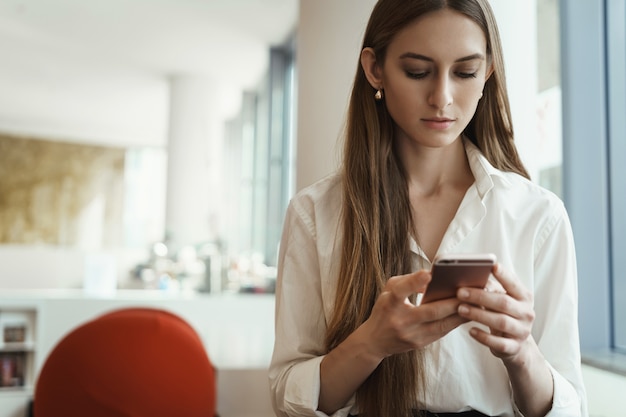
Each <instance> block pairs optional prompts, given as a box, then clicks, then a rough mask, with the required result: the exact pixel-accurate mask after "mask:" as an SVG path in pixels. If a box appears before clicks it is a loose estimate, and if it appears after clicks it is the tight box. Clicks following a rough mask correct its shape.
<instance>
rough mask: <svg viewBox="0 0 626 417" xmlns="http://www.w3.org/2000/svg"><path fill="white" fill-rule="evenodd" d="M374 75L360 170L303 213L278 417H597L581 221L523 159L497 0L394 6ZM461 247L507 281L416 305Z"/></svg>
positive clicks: (308, 203)
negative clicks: (583, 363)
mask: <svg viewBox="0 0 626 417" xmlns="http://www.w3.org/2000/svg"><path fill="white" fill-rule="evenodd" d="M360 64H361V65H360V66H359V69H358V71H357V74H356V78H355V82H354V86H353V91H352V96H351V100H350V108H349V114H348V122H347V123H348V126H347V134H346V138H345V140H346V142H345V149H344V160H343V167H342V170H341V172H339V173H337V174H335V175H332V176H330V177H328V178H326V179H323V180H321V181H320V182H318V183H316V184H314V185H312V186H310V187H308V188H307V189H305V190H303V191H301V192H300V193H299V194H298V195H297V196H296V197H295V198H293V199H292V201H291V203H290V206H289V209H288V212H287V215H286V219H285V225H284V232H283V238H282V242H281V245H280V255H279V276H278V286H277V292H276V340H275V349H274V355H273V358H272V364H271V367H270V385H271V391H272V399H273V404H274V408H275V410H276V413H277V414H278V415H281V416H306V415H310V416H324V415H333V416H347V415H349V414H352V415H356V414H358V415H360V416H367V417H400V416H412V415H418V414H419V413H422V414H425V415H439V416H442V415H448V414H447V413H460V414H462V415H468V416H482V415H488V416H520V415H523V416H526V417H532V416H545V415H549V416H553V417H555V416H568V417H570V416H586V413H587V412H586V401H585V396H584V395H585V394H584V388H583V383H582V377H581V369H580V353H579V340H578V331H577V287H576V261H575V253H574V245H573V239H572V233H571V227H570V224H569V220H568V217H567V213H566V211H565V209H564V207H563V204H562V203H561V201H559V200H558V199H557V198H556V197H555V196H554V195H553V194H551V193H549V192H548V191H546V190H543V189H541V188H540V187H538V186H537V185H535V184H533V183H532V182H530V181H529V179H528V175H527V173H526V170H525V169H524V167H523V165H522V163H521V161H520V159H519V157H518V154H517V151H516V148H515V145H514V142H513V128H512V124H511V116H510V111H509V104H508V97H507V93H506V86H505V78H504V65H503V60H502V52H501V47H500V40H499V35H498V31H497V27H496V23H495V20H494V17H493V13H492V11H491V9H490V7H489V5H488V3H487V0H447V1H446V0H379V1H378V3H377V4H376V6H375V8H374V10H373V12H372V15H371V17H370V21H369V24H368V27H367V30H366V33H365V39H364V43H363V49H362V53H361V56H360ZM451 252H455V253H484V252H492V253H494V254H495V255H496V256H497V259H498V262H499V263H498V264H497V265H496V266H495V267H494V268H493V271H492V279H493V280H494V281H497V283H498V286H497V287H495V286H492V287H490V288H491V289H493V290H492V291H486V290H483V289H476V288H461V289H459V290H458V292H457V294H456V297H452V298H448V299H444V300H439V301H434V302H429V303H425V304H419V303H416V302H415V299H416V294H420V293H424V291H425V290H426V289H427V287H428V284H429V282H430V279H431V275H430V272H429V271H430V267H431V262H432V260H433V259H434V257H435V255H437V254H443V253H451ZM427 413H436V414H427Z"/></svg>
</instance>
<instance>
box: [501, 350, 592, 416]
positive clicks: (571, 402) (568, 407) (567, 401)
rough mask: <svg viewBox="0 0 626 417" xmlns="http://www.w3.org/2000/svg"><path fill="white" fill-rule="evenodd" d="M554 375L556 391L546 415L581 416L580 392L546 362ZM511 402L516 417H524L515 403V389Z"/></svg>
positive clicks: (553, 382) (553, 381) (553, 380)
mask: <svg viewBox="0 0 626 417" xmlns="http://www.w3.org/2000/svg"><path fill="white" fill-rule="evenodd" d="M546 364H547V365H548V368H549V369H550V374H551V375H552V384H553V386H554V393H553V397H552V408H551V409H550V411H549V412H548V414H546V416H545V417H577V416H581V415H582V414H581V408H580V398H579V396H578V393H577V392H576V390H575V389H574V387H573V386H572V384H570V382H569V381H568V380H567V379H565V378H564V377H563V376H562V375H561V374H559V373H558V372H557V371H556V370H555V369H554V368H553V367H552V365H550V363H548V362H546ZM511 404H512V405H513V414H514V415H515V417H524V414H522V412H521V411H520V409H519V408H518V407H517V404H516V403H515V399H514V397H513V390H512V389H511Z"/></svg>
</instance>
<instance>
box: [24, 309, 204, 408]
mask: <svg viewBox="0 0 626 417" xmlns="http://www.w3.org/2000/svg"><path fill="white" fill-rule="evenodd" d="M215 405H216V388H215V370H214V367H213V365H212V364H211V362H210V359H209V357H208V355H207V352H206V350H205V347H204V345H203V343H202V341H201V339H200V338H199V337H198V334H197V333H196V332H195V330H194V329H193V328H192V327H191V326H190V325H189V324H188V323H187V322H185V321H184V320H183V319H181V318H180V317H178V316H176V315H174V314H172V313H169V312H166V311H163V310H159V309H153V308H124V309H120V310H116V311H113V312H110V313H106V314H104V315H102V316H99V317H97V318H95V319H94V320H91V321H89V322H87V323H85V324H83V325H81V326H79V327H78V328H76V329H74V330H72V331H71V332H70V333H69V334H67V335H66V336H65V337H64V338H62V339H61V341H59V343H58V344H57V345H56V346H55V347H54V349H53V350H52V351H51V352H50V354H49V356H48V357H47V358H46V361H45V362H44V365H43V367H42V369H41V372H40V373H39V376H38V378H37V383H36V386H35V393H34V409H33V410H34V416H35V417H61V416H63V417H105V416H106V417H122V416H123V417H175V416H176V417H178V416H180V417H213V416H214V415H215Z"/></svg>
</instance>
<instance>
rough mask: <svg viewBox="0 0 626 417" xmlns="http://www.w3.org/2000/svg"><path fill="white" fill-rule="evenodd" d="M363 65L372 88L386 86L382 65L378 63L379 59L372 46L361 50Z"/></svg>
mask: <svg viewBox="0 0 626 417" xmlns="http://www.w3.org/2000/svg"><path fill="white" fill-rule="evenodd" d="M361 67H362V68H363V71H364V72H365V77H366V78H367V81H368V82H369V83H370V85H371V86H372V88H374V89H375V90H380V89H382V88H383V87H384V86H383V78H382V70H381V68H380V65H378V61H376V53H375V52H374V50H373V49H372V48H369V47H368V48H364V49H363V50H362V51H361Z"/></svg>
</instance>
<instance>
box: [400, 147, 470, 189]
mask: <svg viewBox="0 0 626 417" xmlns="http://www.w3.org/2000/svg"><path fill="white" fill-rule="evenodd" d="M400 151H401V152H400V155H401V156H400V158H401V160H402V164H403V166H404V170H405V172H406V174H407V180H408V183H409V190H410V194H412V195H414V196H415V195H420V196H422V197H428V196H429V195H433V194H437V193H439V192H441V189H442V188H447V187H453V188H461V189H467V188H468V187H469V186H470V185H471V184H472V183H473V182H474V177H473V175H472V171H471V169H470V166H469V162H468V160H467V154H466V153H465V146H464V144H463V140H462V139H461V138H458V139H457V140H455V141H454V142H452V143H451V144H449V145H447V146H442V147H439V148H433V147H424V146H420V145H415V146H411V147H408V149H406V147H404V148H403V149H400Z"/></svg>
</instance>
